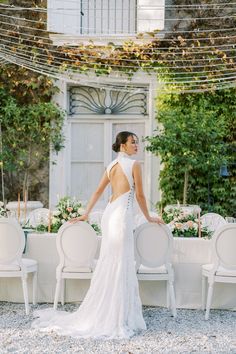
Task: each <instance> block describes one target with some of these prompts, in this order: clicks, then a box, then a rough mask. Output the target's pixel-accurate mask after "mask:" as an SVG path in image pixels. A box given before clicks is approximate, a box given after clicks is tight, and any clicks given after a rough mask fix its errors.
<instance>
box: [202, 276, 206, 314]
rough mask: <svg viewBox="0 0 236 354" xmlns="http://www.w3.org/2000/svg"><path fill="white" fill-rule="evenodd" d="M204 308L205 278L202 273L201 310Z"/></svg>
mask: <svg viewBox="0 0 236 354" xmlns="http://www.w3.org/2000/svg"><path fill="white" fill-rule="evenodd" d="M205 308H206V278H205V276H204V275H202V310H203V311H204V310H205Z"/></svg>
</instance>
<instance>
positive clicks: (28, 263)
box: [22, 258, 37, 268]
mask: <svg viewBox="0 0 236 354" xmlns="http://www.w3.org/2000/svg"><path fill="white" fill-rule="evenodd" d="M22 262H23V264H24V266H25V267H27V268H28V267H32V266H33V267H34V266H37V261H35V260H34V259H31V258H22Z"/></svg>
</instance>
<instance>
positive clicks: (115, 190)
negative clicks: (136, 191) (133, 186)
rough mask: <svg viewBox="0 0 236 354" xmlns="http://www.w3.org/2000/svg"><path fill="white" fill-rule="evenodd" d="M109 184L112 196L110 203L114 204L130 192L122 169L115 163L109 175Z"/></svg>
mask: <svg viewBox="0 0 236 354" xmlns="http://www.w3.org/2000/svg"><path fill="white" fill-rule="evenodd" d="M109 178H110V183H111V187H112V196H111V198H110V203H112V202H114V201H115V200H116V199H117V198H118V197H120V196H121V195H122V194H124V193H127V192H129V191H130V185H129V182H128V180H127V177H126V175H125V174H124V172H123V170H122V167H121V166H120V164H119V163H118V162H117V163H116V164H115V165H114V166H113V167H112V169H111V170H110V173H109Z"/></svg>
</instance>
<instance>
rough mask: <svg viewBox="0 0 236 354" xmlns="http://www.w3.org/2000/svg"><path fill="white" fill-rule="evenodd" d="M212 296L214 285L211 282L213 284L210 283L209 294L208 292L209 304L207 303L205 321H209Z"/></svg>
mask: <svg viewBox="0 0 236 354" xmlns="http://www.w3.org/2000/svg"><path fill="white" fill-rule="evenodd" d="M212 295H213V283H212V282H211V283H209V286H208V292H207V303H206V314H205V320H208V319H209V314H210V307H211V301H212Z"/></svg>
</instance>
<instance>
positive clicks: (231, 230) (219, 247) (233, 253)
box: [202, 224, 236, 320]
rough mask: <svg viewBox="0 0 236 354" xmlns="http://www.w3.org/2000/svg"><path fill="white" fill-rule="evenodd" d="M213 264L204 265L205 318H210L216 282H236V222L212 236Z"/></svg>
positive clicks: (203, 296)
mask: <svg viewBox="0 0 236 354" xmlns="http://www.w3.org/2000/svg"><path fill="white" fill-rule="evenodd" d="M211 245H212V257H213V263H212V264H204V265H203V266H202V309H203V310H204V309H205V297H206V296H205V293H206V279H208V292H207V303H206V314H205V319H206V320H208V318H209V313H210V307H211V302H212V296H213V286H214V283H236V224H227V225H224V226H222V227H220V228H219V229H218V230H217V231H216V232H215V233H214V235H213V238H212V244H211Z"/></svg>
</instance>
